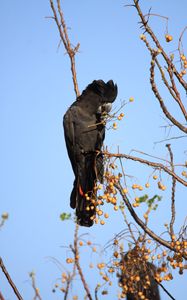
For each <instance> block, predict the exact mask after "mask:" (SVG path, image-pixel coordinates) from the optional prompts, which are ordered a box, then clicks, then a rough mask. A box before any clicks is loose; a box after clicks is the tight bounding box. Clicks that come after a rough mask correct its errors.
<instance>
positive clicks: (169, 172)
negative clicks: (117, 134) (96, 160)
mask: <svg viewBox="0 0 187 300" xmlns="http://www.w3.org/2000/svg"><path fill="white" fill-rule="evenodd" d="M102 153H103V154H104V155H106V156H107V157H117V158H120V157H121V158H126V159H130V160H133V161H138V162H140V163H142V164H144V165H148V166H150V167H153V168H155V169H159V170H163V171H164V172H166V173H167V174H169V175H171V176H172V177H174V178H175V179H176V180H177V181H178V182H180V183H181V184H183V185H184V186H187V181H185V180H183V179H182V178H181V177H179V176H178V175H177V174H176V173H174V172H172V171H171V170H170V169H168V168H167V167H166V166H164V165H163V164H161V163H155V162H152V161H148V160H145V159H142V158H139V157H136V156H131V155H128V154H114V153H109V152H107V151H104V152H102Z"/></svg>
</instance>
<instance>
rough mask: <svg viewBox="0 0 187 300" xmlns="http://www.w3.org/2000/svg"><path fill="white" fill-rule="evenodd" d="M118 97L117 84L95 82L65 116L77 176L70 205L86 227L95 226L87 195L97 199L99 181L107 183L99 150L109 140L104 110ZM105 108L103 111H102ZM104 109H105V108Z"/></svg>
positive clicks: (66, 136)
mask: <svg viewBox="0 0 187 300" xmlns="http://www.w3.org/2000/svg"><path fill="white" fill-rule="evenodd" d="M116 96H117V85H114V83H113V81H112V80H110V81H108V82H107V83H105V82H104V81H103V80H94V81H93V82H92V83H91V84H89V85H88V86H87V88H86V89H85V90H84V91H83V93H82V95H81V96H79V97H78V99H77V101H75V102H74V103H73V104H72V105H71V106H70V108H69V109H68V110H67V112H66V113H65V115H64V119H63V125H64V136H65V141H66V146H67V151H68V155H69V158H70V161H71V165H72V169H73V172H74V175H75V180H74V186H73V190H72V193H71V197H70V205H71V207H72V208H76V215H77V222H78V223H79V224H80V225H83V226H91V225H92V224H93V216H94V214H95V208H94V207H93V205H91V204H90V207H92V209H90V210H89V211H88V210H87V209H86V207H88V206H89V203H88V201H87V200H86V196H85V194H87V195H88V196H89V197H90V198H93V197H95V196H96V195H95V191H94V187H95V184H96V181H97V180H99V181H100V182H102V180H103V156H102V154H101V153H99V151H100V150H101V148H102V145H103V141H104V138H105V127H104V125H103V124H98V123H100V122H101V121H102V111H103V110H105V107H106V108H107V110H109V108H110V105H108V104H109V103H110V104H111V103H112V102H114V100H115V98H116ZM102 107H103V108H102ZM101 108H102V109H101Z"/></svg>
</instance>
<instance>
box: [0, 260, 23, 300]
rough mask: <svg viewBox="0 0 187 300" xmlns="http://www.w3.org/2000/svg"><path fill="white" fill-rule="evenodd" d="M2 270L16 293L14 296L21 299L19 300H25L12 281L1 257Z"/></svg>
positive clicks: (0, 266)
mask: <svg viewBox="0 0 187 300" xmlns="http://www.w3.org/2000/svg"><path fill="white" fill-rule="evenodd" d="M0 268H1V270H2V272H3V273H4V275H5V276H6V278H7V280H8V282H9V284H10V286H11V287H12V289H13V291H14V294H15V295H16V297H17V298H18V299H19V300H23V298H22V297H21V295H20V293H19V291H18V289H17V287H16V286H15V284H14V282H13V281H12V279H11V277H10V275H9V273H8V271H7V269H6V267H5V265H4V263H3V260H2V258H1V257H0Z"/></svg>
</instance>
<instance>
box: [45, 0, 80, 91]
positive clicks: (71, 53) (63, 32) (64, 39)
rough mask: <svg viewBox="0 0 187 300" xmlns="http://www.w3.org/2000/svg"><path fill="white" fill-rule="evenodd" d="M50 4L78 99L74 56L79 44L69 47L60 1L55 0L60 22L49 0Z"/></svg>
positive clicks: (51, 0)
mask: <svg viewBox="0 0 187 300" xmlns="http://www.w3.org/2000/svg"><path fill="white" fill-rule="evenodd" d="M50 4H51V9H52V11H53V15H54V20H55V22H56V25H57V27H58V31H59V34H60V38H61V40H62V42H63V44H64V47H65V49H66V51H67V53H68V56H69V58H70V64H71V72H72V79H73V85H74V91H75V94H76V97H78V96H79V95H80V93H79V89H78V83H77V75H76V69H75V55H76V53H77V52H78V49H79V47H80V44H79V43H78V44H77V46H76V47H75V48H72V47H71V43H70V40H69V36H68V33H67V27H66V23H65V20H64V15H63V11H62V9H61V5H60V0H57V6H58V13H59V16H60V20H59V18H58V15H57V11H56V8H55V6H54V3H53V0H50Z"/></svg>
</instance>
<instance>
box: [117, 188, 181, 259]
mask: <svg viewBox="0 0 187 300" xmlns="http://www.w3.org/2000/svg"><path fill="white" fill-rule="evenodd" d="M115 187H116V188H117V190H118V191H119V192H120V194H121V196H122V198H123V201H124V202H125V204H126V206H127V208H128V210H129V212H130V214H131V216H132V217H133V219H134V220H135V221H136V223H137V224H138V225H139V226H140V227H141V228H142V229H143V231H144V232H146V233H147V234H148V235H149V236H150V237H152V238H153V239H154V240H155V241H157V242H158V243H159V244H161V245H163V246H165V247H166V248H168V249H170V250H172V251H174V252H177V250H176V249H175V248H174V247H172V245H171V244H170V243H169V242H167V241H166V240H163V239H162V238H161V237H159V236H158V235H156V234H155V233H154V232H153V231H152V230H151V229H150V228H148V227H147V226H146V224H145V223H144V222H143V221H142V220H141V219H140V218H139V217H138V215H137V214H136V213H135V211H134V209H133V207H132V205H131V203H130V202H129V200H128V198H127V195H126V194H125V193H124V192H123V187H122V186H121V184H120V182H118V183H115ZM182 256H183V257H184V258H185V259H187V255H185V253H184V254H182Z"/></svg>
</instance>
